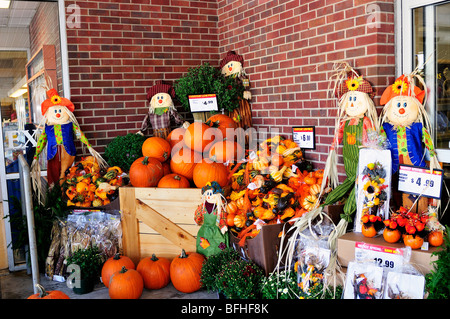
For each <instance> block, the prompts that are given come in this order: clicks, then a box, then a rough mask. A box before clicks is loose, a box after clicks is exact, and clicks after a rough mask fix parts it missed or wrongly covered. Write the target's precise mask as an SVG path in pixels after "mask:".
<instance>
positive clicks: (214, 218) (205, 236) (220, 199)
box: [194, 182, 229, 257]
mask: <svg viewBox="0 0 450 319" xmlns="http://www.w3.org/2000/svg"><path fill="white" fill-rule="evenodd" d="M202 200H203V203H202V204H201V205H199V206H198V208H197V210H196V211H195V216H194V220H195V222H196V223H197V224H198V225H201V227H200V229H199V230H198V233H197V252H198V253H201V254H203V255H205V256H207V257H208V256H211V255H215V254H217V253H219V252H221V251H222V250H223V249H225V248H226V247H228V245H229V244H228V241H229V239H228V234H227V231H228V227H227V224H226V200H225V197H224V195H223V190H222V188H221V187H220V185H219V184H218V183H217V182H212V183H208V184H206V185H205V186H204V187H203V188H202Z"/></svg>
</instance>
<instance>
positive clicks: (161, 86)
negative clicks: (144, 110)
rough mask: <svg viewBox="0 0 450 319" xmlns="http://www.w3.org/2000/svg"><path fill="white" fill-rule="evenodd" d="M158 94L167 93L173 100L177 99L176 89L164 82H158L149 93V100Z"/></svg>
mask: <svg viewBox="0 0 450 319" xmlns="http://www.w3.org/2000/svg"><path fill="white" fill-rule="evenodd" d="M158 93H167V94H169V95H170V96H171V97H172V98H174V97H175V89H174V88H173V87H172V85H170V84H165V83H163V82H162V81H158V82H156V84H155V85H153V86H152V87H151V88H150V89H148V91H147V100H148V101H150V100H151V99H152V97H153V96H154V95H156V94H158Z"/></svg>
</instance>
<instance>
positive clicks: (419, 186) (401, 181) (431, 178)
mask: <svg viewBox="0 0 450 319" xmlns="http://www.w3.org/2000/svg"><path fill="white" fill-rule="evenodd" d="M443 175H444V173H443V171H442V170H441V169H434V170H433V172H431V170H430V169H428V168H421V167H415V166H410V165H400V167H399V174H398V190H399V191H400V192H405V193H408V194H414V195H420V194H421V195H422V196H425V197H431V198H436V199H440V198H441V188H442V178H443Z"/></svg>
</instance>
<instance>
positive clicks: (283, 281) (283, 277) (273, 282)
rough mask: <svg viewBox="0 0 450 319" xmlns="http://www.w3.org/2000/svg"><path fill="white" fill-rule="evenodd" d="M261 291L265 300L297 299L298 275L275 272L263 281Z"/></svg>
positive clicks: (291, 272)
mask: <svg viewBox="0 0 450 319" xmlns="http://www.w3.org/2000/svg"><path fill="white" fill-rule="evenodd" d="M261 291H262V298H264V299H297V296H296V294H298V291H299V289H298V285H297V273H296V272H294V271H289V272H288V273H286V271H281V272H279V273H277V272H274V273H272V274H271V275H270V276H269V277H265V278H264V279H263V282H262V289H261Z"/></svg>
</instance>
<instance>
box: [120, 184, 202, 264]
mask: <svg viewBox="0 0 450 319" xmlns="http://www.w3.org/2000/svg"><path fill="white" fill-rule="evenodd" d="M119 198H120V210H121V211H122V231H123V236H122V237H123V239H122V245H123V254H124V255H126V256H128V257H130V258H131V259H132V260H133V261H134V262H135V263H136V264H137V263H138V262H139V261H140V260H141V259H142V258H144V257H147V256H151V255H152V254H155V255H156V256H158V257H166V258H169V259H173V258H175V257H176V256H178V255H179V254H180V253H181V249H182V248H183V249H185V250H186V252H188V251H195V250H196V236H197V232H198V229H199V228H200V226H198V225H197V224H196V223H195V221H194V212H195V210H196V209H197V207H198V205H200V204H201V189H198V188H183V189H179V188H178V189H175V188H156V187H149V188H137V187H121V188H120V189H119Z"/></svg>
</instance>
